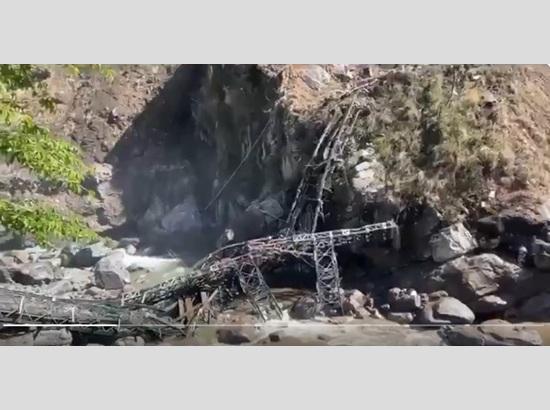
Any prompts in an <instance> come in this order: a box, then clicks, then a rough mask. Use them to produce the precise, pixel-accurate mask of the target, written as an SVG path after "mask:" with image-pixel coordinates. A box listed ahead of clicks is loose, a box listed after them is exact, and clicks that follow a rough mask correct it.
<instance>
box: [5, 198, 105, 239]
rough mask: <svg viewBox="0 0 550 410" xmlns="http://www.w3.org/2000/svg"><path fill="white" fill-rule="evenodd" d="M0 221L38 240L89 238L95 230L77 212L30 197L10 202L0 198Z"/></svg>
mask: <svg viewBox="0 0 550 410" xmlns="http://www.w3.org/2000/svg"><path fill="white" fill-rule="evenodd" d="M0 225H2V226H4V227H5V228H6V229H8V230H10V231H13V232H17V233H19V234H31V235H32V236H33V237H34V238H35V239H36V240H37V241H38V242H39V243H40V244H43V245H50V244H51V242H52V241H53V240H56V239H71V240H74V241H92V240H96V239H98V236H97V234H96V233H95V232H94V231H92V230H91V229H90V228H88V226H87V225H86V224H85V223H84V222H83V221H82V220H81V219H80V218H79V217H77V216H74V215H63V214H62V213H60V212H58V211H56V210H55V209H53V208H51V207H49V206H45V205H41V204H38V203H36V202H33V201H25V202H19V203H17V202H12V201H8V200H5V199H0Z"/></svg>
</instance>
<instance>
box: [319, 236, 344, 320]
mask: <svg viewBox="0 0 550 410" xmlns="http://www.w3.org/2000/svg"><path fill="white" fill-rule="evenodd" d="M313 260H314V263H315V272H316V273H317V298H318V300H319V305H320V306H319V307H320V310H321V312H323V313H325V314H327V315H336V314H341V313H342V296H341V295H340V272H339V270H338V261H337V259H336V252H335V251H334V241H333V238H332V236H329V237H328V238H322V239H314V248H313Z"/></svg>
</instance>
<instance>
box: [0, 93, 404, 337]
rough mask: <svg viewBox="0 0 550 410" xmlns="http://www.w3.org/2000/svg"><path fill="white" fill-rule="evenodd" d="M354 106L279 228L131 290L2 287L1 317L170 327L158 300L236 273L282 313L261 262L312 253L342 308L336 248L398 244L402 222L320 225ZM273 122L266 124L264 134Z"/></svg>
mask: <svg viewBox="0 0 550 410" xmlns="http://www.w3.org/2000/svg"><path fill="white" fill-rule="evenodd" d="M354 109H355V106H354V102H352V103H351V104H350V105H349V107H348V108H347V111H346V112H345V114H343V115H342V114H341V113H338V112H337V111H336V112H334V114H333V116H332V119H331V120H330V121H329V122H328V125H327V126H326V128H325V130H324V132H323V133H322V134H321V136H320V137H319V140H318V142H317V145H316V147H315V150H314V152H313V154H312V157H311V159H310V161H309V163H308V164H307V165H306V167H305V169H304V174H303V177H302V179H301V182H300V184H299V185H298V188H297V191H296V196H295V198H294V201H293V203H292V206H291V209H290V212H289V214H288V217H287V219H286V223H285V226H284V229H283V230H282V234H281V235H280V236H278V237H267V238H259V239H252V240H249V241H246V242H242V243H236V244H232V245H229V246H226V247H223V248H221V249H218V250H217V251H215V252H212V253H211V254H209V255H208V256H206V257H205V258H204V259H202V260H201V261H199V262H198V263H197V264H196V265H195V267H194V269H193V270H192V272H191V273H188V274H185V275H182V276H179V277H175V278H172V279H170V280H167V281H165V282H162V283H160V284H158V285H156V286H153V287H151V288H148V289H144V290H140V291H136V292H132V293H127V294H124V295H123V296H122V297H121V299H119V300H116V301H112V300H111V301H90V300H56V299H55V298H48V297H45V296H40V295H35V294H32V293H24V292H17V291H10V290H7V289H0V322H14V321H15V322H17V321H24V322H25V323H54V324H66V325H67V326H70V325H71V324H72V325H76V324H80V325H82V324H87V325H95V326H101V324H116V325H117V326H119V327H124V328H126V329H132V328H135V329H143V328H147V327H157V326H161V327H162V326H164V327H168V328H169V327H170V326H171V324H172V323H173V322H172V320H171V319H170V317H169V316H167V315H166V313H165V312H161V311H159V310H158V309H155V304H158V303H159V302H162V301H166V300H177V299H178V298H181V297H185V296H195V295H197V294H198V293H200V292H205V291H209V292H215V291H216V290H217V289H219V288H223V287H225V286H228V284H229V282H230V281H231V280H232V279H233V278H235V277H236V278H238V282H239V285H240V288H241V290H242V293H243V294H244V295H245V297H246V298H247V299H248V300H249V301H250V303H251V304H252V306H253V307H254V308H255V310H256V311H257V313H258V315H259V316H260V318H261V319H263V320H267V319H268V318H269V317H271V316H277V317H281V315H282V313H281V310H280V307H279V304H278V303H277V301H276V300H275V297H274V296H273V294H272V293H271V290H270V289H269V287H268V285H267V283H266V281H265V279H264V277H263V274H262V269H265V268H266V267H268V266H269V265H271V266H273V265H276V264H280V263H283V262H284V261H285V260H287V259H288V258H298V259H301V260H305V261H306V262H308V263H309V264H310V265H312V266H314V267H315V272H316V277H317V278H316V282H317V285H316V288H317V295H318V303H319V308H320V310H321V311H322V312H324V313H325V314H338V313H341V311H342V295H341V293H340V274H339V267H338V261H337V256H336V251H335V249H336V248H337V247H339V246H342V245H347V244H350V243H352V242H357V241H360V242H363V243H369V244H380V243H387V242H388V241H391V242H392V245H393V246H394V247H399V229H398V226H397V225H396V224H395V223H394V222H393V221H387V222H382V223H377V224H372V225H365V226H363V227H360V228H354V229H339V230H332V231H325V232H317V228H318V226H319V222H320V221H322V220H323V219H324V217H325V212H324V209H323V204H324V203H325V202H326V200H327V199H326V197H325V196H326V193H327V191H328V187H329V185H330V181H331V177H332V175H333V173H334V171H335V169H336V168H337V165H338V163H339V161H340V160H341V158H342V153H343V150H344V147H345V144H346V140H347V138H348V137H349V135H350V134H351V132H352V130H353V127H354V124H355V121H356V119H357V116H358V112H356V111H354ZM266 128H268V125H267V124H266V127H264V131H262V134H263V133H264V132H265V129H266ZM258 139H260V137H259V138H258ZM248 156H249V155H248V154H247V155H246V156H245V158H247V157H248ZM235 173H236V172H235ZM219 194H220V193H218V195H217V196H219ZM214 200H215V198H214V199H213V201H214Z"/></svg>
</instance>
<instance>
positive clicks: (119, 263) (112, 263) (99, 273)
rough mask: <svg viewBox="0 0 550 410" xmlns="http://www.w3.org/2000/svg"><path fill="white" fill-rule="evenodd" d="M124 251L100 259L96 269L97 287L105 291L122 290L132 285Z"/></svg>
mask: <svg viewBox="0 0 550 410" xmlns="http://www.w3.org/2000/svg"><path fill="white" fill-rule="evenodd" d="M124 258H125V252H124V250H117V251H114V252H112V253H111V254H110V255H108V256H105V257H104V258H102V259H100V260H99V262H97V264H96V265H95V267H94V278H95V282H96V286H98V287H100V288H103V289H107V290H109V289H122V288H124V285H126V284H129V283H130V272H128V270H127V269H126V265H125V263H124Z"/></svg>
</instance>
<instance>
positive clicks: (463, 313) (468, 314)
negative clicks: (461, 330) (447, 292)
mask: <svg viewBox="0 0 550 410" xmlns="http://www.w3.org/2000/svg"><path fill="white" fill-rule="evenodd" d="M474 320H475V315H474V313H473V312H472V310H471V309H470V308H469V307H468V306H466V305H465V304H464V303H462V302H461V301H460V300H458V299H455V298H453V297H444V298H441V299H440V300H438V301H435V302H430V303H428V304H427V305H426V306H425V307H424V309H422V311H420V312H419V313H418V314H417V315H416V317H415V322H416V323H419V324H468V323H472V322H473V321H474Z"/></svg>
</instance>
